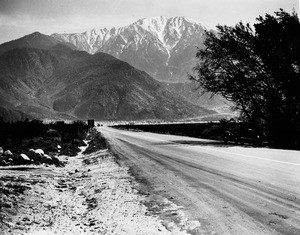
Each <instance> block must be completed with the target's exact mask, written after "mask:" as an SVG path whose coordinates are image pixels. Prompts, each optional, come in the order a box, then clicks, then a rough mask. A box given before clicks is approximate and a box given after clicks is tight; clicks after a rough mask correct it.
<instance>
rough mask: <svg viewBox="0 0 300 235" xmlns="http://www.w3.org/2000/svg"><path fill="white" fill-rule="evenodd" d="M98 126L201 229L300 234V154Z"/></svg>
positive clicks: (117, 150) (206, 231)
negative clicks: (199, 225) (198, 223)
mask: <svg viewBox="0 0 300 235" xmlns="http://www.w3.org/2000/svg"><path fill="white" fill-rule="evenodd" d="M98 130H99V131H100V132H101V133H102V134H103V135H104V137H105V138H106V139H107V140H108V142H109V144H110V146H111V149H112V151H113V152H114V153H115V154H117V155H118V156H119V157H120V158H121V159H122V160H124V161H125V162H126V163H127V164H128V165H130V166H131V167H132V168H134V169H135V171H136V172H138V174H139V175H140V176H141V177H143V178H145V179H147V182H148V183H149V184H150V185H151V187H152V191H153V193H156V194H160V195H162V196H164V197H168V198H171V199H172V201H174V202H175V203H176V204H177V205H179V206H182V207H183V208H184V211H185V213H186V214H187V215H188V217H189V219H191V220H198V221H199V222H200V224H201V229H200V230H197V231H198V232H197V234H198V233H200V234H300V151H291V150H275V149H267V148H253V147H250V146H248V147H239V146H233V145H231V146H227V145H223V144H222V143H220V142H217V141H210V140H204V139H197V138H190V137H182V136H171V135H161V134H154V133H143V132H130V131H121V130H116V129H112V128H108V127H100V128H98Z"/></svg>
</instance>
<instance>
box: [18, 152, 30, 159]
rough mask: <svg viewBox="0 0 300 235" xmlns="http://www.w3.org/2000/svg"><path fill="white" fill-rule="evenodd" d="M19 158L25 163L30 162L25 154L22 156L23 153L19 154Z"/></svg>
mask: <svg viewBox="0 0 300 235" xmlns="http://www.w3.org/2000/svg"><path fill="white" fill-rule="evenodd" d="M20 157H21V158H22V159H23V160H25V161H30V158H29V157H28V156H27V155H26V154H24V153H21V154H20Z"/></svg>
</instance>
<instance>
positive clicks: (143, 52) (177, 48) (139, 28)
mask: <svg viewBox="0 0 300 235" xmlns="http://www.w3.org/2000/svg"><path fill="white" fill-rule="evenodd" d="M204 30H205V27H204V26H202V25H201V24H200V23H198V22H195V21H193V20H190V19H187V18H185V17H171V18H167V17H155V18H147V19H141V20H138V21H137V22H134V23H133V24H131V25H128V26H125V27H121V28H112V29H106V28H104V29H94V30H91V31H86V32H84V33H79V34H53V35H51V36H52V37H53V38H55V39H57V40H60V41H61V42H65V43H71V44H73V45H74V46H76V48H78V49H79V50H84V51H87V52H89V53H91V54H94V53H96V52H105V53H108V54H110V55H113V56H114V57H116V58H119V59H121V60H123V61H126V62H128V63H129V64H130V65H132V66H134V67H136V68H138V69H140V70H143V71H145V72H147V73H148V74H149V75H151V76H152V77H154V78H156V79H158V80H162V81H186V79H187V76H186V75H187V72H188V71H190V70H191V68H192V67H193V66H194V65H195V54H196V47H202V46H203V45H202V43H203V40H204Z"/></svg>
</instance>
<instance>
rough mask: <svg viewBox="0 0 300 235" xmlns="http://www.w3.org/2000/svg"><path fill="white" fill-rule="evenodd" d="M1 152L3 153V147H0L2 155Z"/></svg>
mask: <svg viewBox="0 0 300 235" xmlns="http://www.w3.org/2000/svg"><path fill="white" fill-rule="evenodd" d="M2 154H3V148H2V147H0V155H2Z"/></svg>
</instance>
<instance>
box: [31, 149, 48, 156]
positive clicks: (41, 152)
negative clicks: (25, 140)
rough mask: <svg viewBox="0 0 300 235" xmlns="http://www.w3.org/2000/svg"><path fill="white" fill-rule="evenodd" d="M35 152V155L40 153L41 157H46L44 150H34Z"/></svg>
mask: <svg viewBox="0 0 300 235" xmlns="http://www.w3.org/2000/svg"><path fill="white" fill-rule="evenodd" d="M34 152H35V153H38V154H39V155H40V156H44V154H45V153H44V150H42V149H36V150H34Z"/></svg>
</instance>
